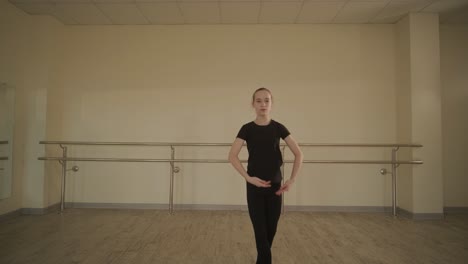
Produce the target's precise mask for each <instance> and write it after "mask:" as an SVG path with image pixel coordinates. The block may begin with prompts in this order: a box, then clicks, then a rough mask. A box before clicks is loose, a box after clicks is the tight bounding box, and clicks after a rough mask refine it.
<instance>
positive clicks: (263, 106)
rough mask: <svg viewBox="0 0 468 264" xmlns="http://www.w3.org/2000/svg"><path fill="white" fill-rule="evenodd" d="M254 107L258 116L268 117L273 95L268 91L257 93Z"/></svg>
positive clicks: (253, 103)
mask: <svg viewBox="0 0 468 264" xmlns="http://www.w3.org/2000/svg"><path fill="white" fill-rule="evenodd" d="M252 106H253V108H254V109H255V112H256V113H257V116H268V115H269V114H270V111H271V94H270V93H269V92H267V91H264V90H262V91H258V92H257V93H255V99H254V101H253V102H252Z"/></svg>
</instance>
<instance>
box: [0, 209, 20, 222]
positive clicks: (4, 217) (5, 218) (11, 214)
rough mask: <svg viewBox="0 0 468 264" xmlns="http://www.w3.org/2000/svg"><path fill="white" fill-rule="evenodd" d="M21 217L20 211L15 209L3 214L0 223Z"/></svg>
mask: <svg viewBox="0 0 468 264" xmlns="http://www.w3.org/2000/svg"><path fill="white" fill-rule="evenodd" d="M20 215H21V209H17V210H14V211H11V212H8V213H5V214H2V215H0V221H8V220H9V219H11V218H15V217H17V216H20Z"/></svg>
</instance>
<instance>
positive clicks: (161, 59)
mask: <svg viewBox="0 0 468 264" xmlns="http://www.w3.org/2000/svg"><path fill="white" fill-rule="evenodd" d="M63 41H64V42H63V47H64V50H63V54H62V56H60V57H61V61H60V65H62V66H61V67H60V68H59V71H58V72H57V75H56V78H57V79H56V80H54V83H56V84H57V85H55V86H53V87H52V88H51V89H49V91H48V106H49V107H48V115H47V118H48V132H47V134H48V136H47V137H48V139H54V140H56V139H59V140H98V141H99V140H101V141H102V140H104V141H162V142H171V141H172V142H173V141H177V142H179V141H181V142H231V141H232V140H233V139H234V137H235V135H236V134H237V132H238V130H239V128H240V126H241V125H242V124H243V123H246V122H249V121H250V120H252V119H253V118H254V115H253V112H252V110H251V109H250V106H249V103H250V100H251V93H252V92H253V90H254V89H256V88H258V87H260V86H266V87H268V88H271V89H272V91H273V94H274V101H275V102H274V110H273V118H275V119H277V120H278V121H280V122H283V123H284V124H285V125H286V126H287V127H288V128H289V129H290V130H291V132H292V133H293V135H294V136H295V137H296V138H297V140H298V141H299V142H363V143H367V142H395V130H394V127H395V98H394V94H395V92H394V89H395V64H394V63H395V62H394V57H395V48H394V28H393V26H392V25H295V26H289V25H288V26H286V25H280V26H278V25H259V26H173V27H167V26H149V27H138V26H134V27H133V26H122V27H107V26H105V27H99V26H97V27H68V28H67V30H66V32H65V35H64V37H63ZM71 151H72V153H73V155H78V156H82V155H85V153H84V152H82V151H84V150H83V149H82V148H81V149H77V148H73V149H72V150H71ZM144 151H145V152H148V154H139V153H137V152H135V153H134V154H129V153H125V151H123V150H120V148H104V147H97V148H92V149H89V150H88V153H89V154H91V155H94V156H113V157H115V156H118V157H119V156H120V157H121V156H130V155H132V156H133V157H154V156H156V155H159V157H169V153H170V152H169V149H168V148H166V149H164V150H162V151H163V153H161V151H157V150H152V151H153V152H154V153H155V154H151V151H150V150H148V149H144ZM192 151H193V149H184V150H179V149H178V150H177V154H176V156H177V157H180V158H203V157H208V158H222V159H226V158H227V151H228V148H219V149H216V150H215V149H209V150H200V151H199V152H202V151H204V153H191V152H192ZM305 153H306V157H307V158H308V159H333V158H338V159H340V158H341V159H365V158H368V159H388V158H389V157H390V150H387V151H386V152H385V151H384V150H375V149H369V150H368V151H364V150H350V149H323V148H317V149H311V150H305ZM86 155H88V154H86ZM287 158H288V159H289V158H291V154H290V153H289V154H287ZM72 165H73V164H72ZM79 165H80V167H81V170H80V171H79V172H78V173H75V174H74V175H75V176H70V178H69V180H68V183H69V184H68V189H67V200H68V201H73V202H115V203H166V202H167V195H168V193H167V192H168V191H167V187H168V185H169V183H168V171H169V168H168V166H167V165H163V164H123V163H113V164H112V163H106V164H104V163H80V164H79ZM180 166H181V167H182V172H181V173H180V174H179V175H178V176H177V180H176V192H175V202H176V203H184V204H194V203H196V204H245V194H244V188H245V187H244V183H243V181H242V180H241V178H240V176H238V175H236V173H235V171H234V169H232V168H231V167H230V165H228V164H217V165H216V164H205V165H203V164H196V165H189V164H186V165H180ZM381 167H382V166H380V165H305V166H304V168H303V170H302V172H301V175H300V176H301V179H300V180H299V182H298V184H297V186H296V187H295V188H294V189H293V190H292V191H291V192H290V193H289V194H288V195H287V197H286V202H287V203H288V204H292V205H340V206H344V205H369V206H382V205H389V204H390V183H389V181H388V180H389V177H388V176H381V175H380V174H379V169H380V168H381ZM290 169H291V168H290V166H289V165H288V166H287V168H286V172H287V173H290ZM53 172H54V173H55V172H59V168H58V166H55V169H54V170H53ZM50 173H52V170H51V171H49V172H48V175H50ZM288 177H289V175H288ZM51 189H52V188H51ZM56 190H58V188H56ZM55 196H56V197H57V195H55ZM51 202H52V201H51Z"/></svg>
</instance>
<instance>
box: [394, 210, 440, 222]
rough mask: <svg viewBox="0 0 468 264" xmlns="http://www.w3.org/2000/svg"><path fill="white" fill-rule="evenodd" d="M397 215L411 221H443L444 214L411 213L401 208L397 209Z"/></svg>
mask: <svg viewBox="0 0 468 264" xmlns="http://www.w3.org/2000/svg"><path fill="white" fill-rule="evenodd" d="M397 214H398V215H400V216H403V217H407V218H409V219H413V220H441V219H444V213H413V212H410V211H407V210H405V209H403V208H399V207H398V208H397Z"/></svg>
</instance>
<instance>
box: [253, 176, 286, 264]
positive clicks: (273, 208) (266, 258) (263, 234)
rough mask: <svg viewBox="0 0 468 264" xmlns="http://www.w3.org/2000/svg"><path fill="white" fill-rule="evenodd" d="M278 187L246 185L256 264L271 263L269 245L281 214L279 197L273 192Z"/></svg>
mask: <svg viewBox="0 0 468 264" xmlns="http://www.w3.org/2000/svg"><path fill="white" fill-rule="evenodd" d="M280 187H281V183H277V184H273V183H272V184H271V187H269V188H263V187H257V186H255V185H252V184H250V183H247V205H248V207H249V215H250V220H251V221H252V225H253V228H254V232H255V242H256V245H257V264H270V263H271V245H272V244H273V238H274V237H275V234H276V227H277V225H278V220H279V218H280V214H281V195H279V196H278V195H276V194H275V192H276V191H277V190H278V189H279V188H280Z"/></svg>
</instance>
